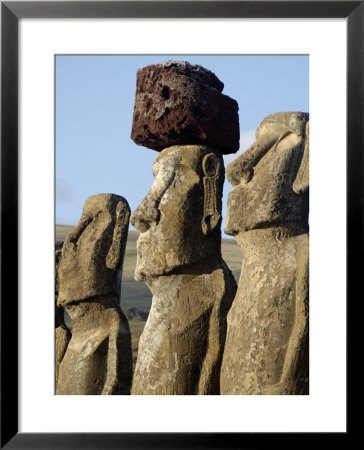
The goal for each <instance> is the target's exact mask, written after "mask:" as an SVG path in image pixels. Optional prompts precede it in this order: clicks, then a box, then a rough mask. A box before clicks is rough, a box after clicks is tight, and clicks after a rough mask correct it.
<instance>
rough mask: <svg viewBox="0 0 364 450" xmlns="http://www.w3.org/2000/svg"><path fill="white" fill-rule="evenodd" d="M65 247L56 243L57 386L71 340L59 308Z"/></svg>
mask: <svg viewBox="0 0 364 450" xmlns="http://www.w3.org/2000/svg"><path fill="white" fill-rule="evenodd" d="M62 247H63V242H62V241H56V253H55V263H56V265H55V301H56V304H55V386H57V382H58V371H59V365H60V363H61V361H62V359H63V357H64V355H65V353H66V350H67V347H68V343H69V341H70V339H71V336H72V334H71V331H70V330H69V328H68V327H67V326H66V324H65V322H64V309H63V308H62V307H61V306H57V299H58V266H59V261H60V258H61V251H62Z"/></svg>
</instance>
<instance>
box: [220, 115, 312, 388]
mask: <svg viewBox="0 0 364 450" xmlns="http://www.w3.org/2000/svg"><path fill="white" fill-rule="evenodd" d="M308 153H309V116H308V114H305V113H300V112H284V113H277V114H272V115H270V116H268V117H266V118H265V119H264V120H263V121H262V122H261V124H260V125H259V128H258V130H257V132H256V141H255V142H254V144H253V145H252V146H251V147H250V148H249V149H248V150H247V151H246V152H245V153H243V154H242V155H241V156H240V157H239V158H238V159H236V160H235V161H233V162H232V163H231V164H229V166H228V167H227V170H226V172H227V177H228V180H229V182H230V183H231V184H232V185H233V189H232V191H231V192H230V194H229V197H228V217H227V223H226V226H225V232H226V233H227V234H231V235H233V236H235V239H236V240H237V242H238V244H239V246H240V248H241V251H242V254H243V265H242V270H241V276H240V280H239V286H238V291H237V293H236V297H235V300H234V302H233V305H232V307H231V309H230V311H229V314H228V331H227V338H226V344H225V352H224V357H223V363H222V370H221V394H233V395H234V394H244V395H249V394H253V395H254V394H256V395H292V394H308V265H309V264H308V259H309V258H308V256H309V255H308V187H309V177H308V168H309V167H308V166H309V165H308V158H309V156H308Z"/></svg>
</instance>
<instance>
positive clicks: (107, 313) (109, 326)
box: [56, 194, 132, 395]
mask: <svg viewBox="0 0 364 450" xmlns="http://www.w3.org/2000/svg"><path fill="white" fill-rule="evenodd" d="M129 217H130V209H129V205H128V203H127V201H126V200H125V199H124V198H123V197H120V196H118V195H114V194H98V195H94V196H91V197H89V198H88V199H87V200H86V202H85V205H84V208H83V213H82V217H81V219H80V221H79V223H78V224H77V226H76V227H75V229H74V230H73V231H72V232H71V233H69V235H68V236H67V237H66V240H65V242H64V246H63V249H62V255H61V260H60V263H59V268H58V277H59V283H58V302H57V304H58V306H60V307H64V308H65V310H66V311H67V312H68V314H69V316H70V317H71V321H72V338H71V340H70V342H69V344H68V347H67V350H66V353H65V355H64V357H63V359H62V361H61V363H60V366H59V373H58V382H57V388H56V394H60V395H70V394H71V395H72V394H74V395H77V394H79V395H82V394H84V395H85V394H88V395H97V394H103V395H116V394H130V387H131V379H132V352H131V338H130V330H129V325H128V322H127V319H126V317H125V315H124V314H123V312H122V311H121V309H120V305H119V302H120V290H121V271H122V263H123V259H124V252H125V245H126V240H127V234H128V224H129Z"/></svg>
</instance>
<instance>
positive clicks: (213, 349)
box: [131, 62, 239, 395]
mask: <svg viewBox="0 0 364 450" xmlns="http://www.w3.org/2000/svg"><path fill="white" fill-rule="evenodd" d="M222 87H223V84H222V83H221V82H220V81H219V80H218V79H217V77H216V76H215V75H214V74H213V73H212V72H210V71H208V70H206V69H204V68H202V67H201V66H197V65H191V64H189V63H186V62H167V63H164V64H157V65H153V66H148V67H145V68H143V69H141V70H139V71H138V76H137V92H136V100H135V109H134V120H133V129H132V138H133V139H134V141H135V142H136V143H138V144H140V145H145V146H146V147H149V148H152V149H155V150H157V151H160V150H162V151H161V152H160V154H159V155H158V157H157V159H156V161H155V162H154V164H153V173H154V176H155V181H154V183H153V185H152V187H151V189H150V191H149V193H148V194H147V196H146V197H145V199H144V200H143V201H142V202H141V204H140V205H139V206H138V208H137V209H136V210H135V211H134V212H133V214H132V216H131V223H132V224H133V226H134V227H135V228H137V229H138V230H139V231H140V236H139V238H138V241H137V267H136V270H135V279H136V280H138V281H144V282H145V283H146V284H147V285H148V287H149V288H150V290H151V292H152V294H153V300H152V307H151V311H150V313H149V317H148V320H147V323H146V325H145V328H144V331H143V333H142V336H141V338H140V342H139V350H138V359H137V363H136V367H135V373H134V379H133V387H132V394H142V395H143V394H219V392H220V369H221V361H222V355H223V350H224V343H225V337H226V315H227V313H228V311H229V308H230V306H231V302H232V300H233V298H234V295H235V292H236V283H235V280H234V277H233V275H232V273H231V272H230V270H229V268H228V267H227V265H226V264H225V262H224V261H223V259H222V257H221V230H220V226H221V203H222V188H223V182H224V165H223V159H222V153H233V152H235V151H236V150H237V149H238V147H239V121H238V113H237V112H238V106H237V103H236V102H235V101H234V100H232V99H231V98H229V97H227V96H225V95H223V94H221V90H222Z"/></svg>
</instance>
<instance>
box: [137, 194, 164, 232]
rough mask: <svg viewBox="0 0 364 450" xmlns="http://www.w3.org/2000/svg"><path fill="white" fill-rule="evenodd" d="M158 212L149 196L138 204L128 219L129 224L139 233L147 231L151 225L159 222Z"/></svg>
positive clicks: (154, 202)
mask: <svg viewBox="0 0 364 450" xmlns="http://www.w3.org/2000/svg"><path fill="white" fill-rule="evenodd" d="M159 216H160V212H159V209H158V205H157V202H156V201H153V199H152V198H150V196H149V195H147V196H146V197H145V199H144V200H143V201H142V202H141V203H140V205H139V206H138V207H137V209H136V210H135V211H133V213H132V215H131V217H130V223H131V224H132V225H133V227H134V228H136V229H137V230H138V231H140V232H141V233H145V232H146V231H148V230H149V228H150V227H151V226H152V224H155V225H157V224H158V222H159Z"/></svg>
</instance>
